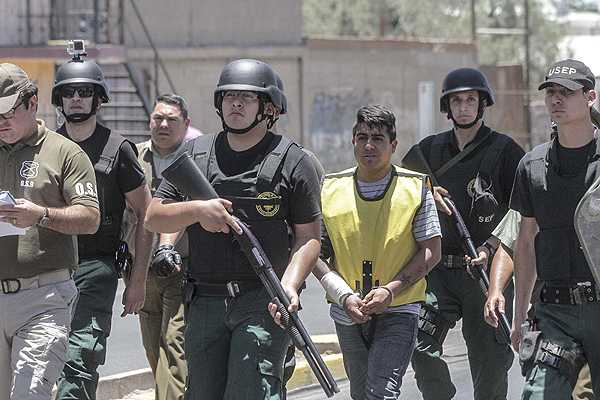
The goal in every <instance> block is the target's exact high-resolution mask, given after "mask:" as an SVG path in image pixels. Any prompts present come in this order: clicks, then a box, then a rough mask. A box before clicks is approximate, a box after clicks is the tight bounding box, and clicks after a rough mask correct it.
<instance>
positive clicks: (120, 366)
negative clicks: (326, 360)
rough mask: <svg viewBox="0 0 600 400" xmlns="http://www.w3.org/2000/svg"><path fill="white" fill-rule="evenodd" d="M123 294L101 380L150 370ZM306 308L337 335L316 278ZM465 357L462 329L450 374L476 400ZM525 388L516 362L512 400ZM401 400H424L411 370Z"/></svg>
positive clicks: (302, 395) (302, 397)
mask: <svg viewBox="0 0 600 400" xmlns="http://www.w3.org/2000/svg"><path fill="white" fill-rule="evenodd" d="M122 291H123V286H122V284H119V289H118V292H117V298H116V301H115V307H114V315H113V333H112V335H111V336H110V338H109V343H108V354H107V363H106V365H104V366H102V367H101V368H100V374H101V376H107V375H112V374H115V373H119V372H124V371H129V370H133V369H139V368H146V367H147V363H146V358H145V356H144V352H143V348H142V344H141V339H140V334H139V322H138V318H137V317H133V316H129V317H127V318H120V317H119V315H120V313H121V310H122V306H121V296H122ZM302 306H303V311H302V312H301V317H302V320H303V321H304V323H305V325H306V326H307V329H308V330H309V332H310V333H311V334H327V333H334V332H335V330H334V327H333V323H332V322H331V319H330V318H329V315H328V308H327V306H326V304H325V301H324V299H323V292H322V289H321V287H320V285H319V283H318V282H317V281H316V279H314V278H312V277H311V278H309V281H308V285H307V289H306V290H305V291H304V293H303V294H302ZM459 326H460V325H459ZM465 353H466V351H465V346H464V342H463V340H462V338H461V336H460V331H459V330H458V329H454V330H452V331H451V332H450V333H449V335H448V338H447V340H446V351H445V354H446V356H447V359H448V361H449V363H451V368H450V371H451V374H452V377H453V381H454V383H455V385H456V386H457V389H458V393H457V395H456V397H455V400H470V399H472V398H473V391H472V388H471V376H470V372H469V367H468V363H467V361H466V354H465ZM522 386H523V378H522V377H521V375H520V370H519V365H518V362H517V360H516V359H515V361H514V363H513V368H512V369H511V371H510V384H509V396H508V399H509V400H517V399H519V398H520V393H521V389H522ZM340 388H341V390H342V392H341V393H340V394H337V395H336V396H335V397H334V399H336V398H337V399H350V395H349V392H348V391H349V387H348V382H347V381H342V382H340ZM289 398H290V399H293V400H313V399H314V400H316V399H319V400H321V399H323V398H324V395H323V392H322V391H321V389H320V388H314V390H307V391H302V392H297V393H295V394H293V395H292V396H290V397H289ZM401 398H402V399H421V396H420V394H419V392H418V389H417V387H416V383H415V381H414V374H413V372H412V370H411V369H410V368H409V370H408V371H407V373H406V375H405V377H404V382H403V385H402V395H401Z"/></svg>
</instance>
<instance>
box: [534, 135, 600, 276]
mask: <svg viewBox="0 0 600 400" xmlns="http://www.w3.org/2000/svg"><path fill="white" fill-rule="evenodd" d="M555 140H556V139H555ZM555 146H556V144H555V141H552V142H548V143H544V144H541V145H539V146H537V147H535V148H534V149H533V150H532V151H531V157H530V161H529V162H530V165H529V167H530V171H531V172H530V173H531V176H530V179H531V189H530V190H531V193H530V195H531V202H532V204H533V208H534V217H535V219H536V222H537V224H538V226H539V232H538V234H537V236H536V238H535V255H536V268H537V275H538V279H540V280H545V281H561V282H562V283H565V282H580V281H592V279H593V278H592V274H591V272H590V269H589V266H588V264H587V261H586V260H585V256H584V254H583V251H582V249H581V245H580V243H579V239H578V237H577V234H576V233H575V227H574V223H573V216H574V214H575V209H576V208H577V204H578V203H579V201H580V200H581V198H582V197H583V195H584V193H585V192H586V190H587V188H588V187H589V186H590V185H591V184H592V182H594V180H595V179H596V178H597V177H598V176H599V172H600V161H599V160H594V161H592V162H590V163H589V164H588V166H587V168H586V169H584V170H582V171H580V172H579V173H578V174H577V176H568V177H563V176H560V175H559V174H558V173H557V172H556V169H555V168H554V167H553V165H552V163H551V162H550V159H551V158H552V157H550V155H551V152H556V149H555ZM554 159H555V160H556V157H554Z"/></svg>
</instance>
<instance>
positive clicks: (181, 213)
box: [144, 198, 198, 233]
mask: <svg viewBox="0 0 600 400" xmlns="http://www.w3.org/2000/svg"><path fill="white" fill-rule="evenodd" d="M195 203H196V201H185V202H178V203H174V202H169V201H167V200H164V199H158V198H153V199H152V201H151V202H150V206H149V207H148V210H147V212H146V218H145V220H144V226H145V227H146V229H148V230H150V231H152V232H161V233H175V232H178V231H181V230H183V229H185V228H186V227H187V226H188V225H191V224H193V223H195V222H197V221H198V216H197V208H196V207H195V205H194V204H195Z"/></svg>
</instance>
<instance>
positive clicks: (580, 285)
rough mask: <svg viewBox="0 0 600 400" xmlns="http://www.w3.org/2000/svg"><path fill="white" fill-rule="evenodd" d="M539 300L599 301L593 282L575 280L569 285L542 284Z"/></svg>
mask: <svg viewBox="0 0 600 400" xmlns="http://www.w3.org/2000/svg"><path fill="white" fill-rule="evenodd" d="M540 300H541V302H542V303H546V304H585V303H596V302H598V301H600V293H599V292H598V289H597V287H596V285H595V284H594V283H593V282H590V281H586V282H577V283H575V284H573V285H571V286H551V285H549V284H544V286H543V287H542V292H541V293H540Z"/></svg>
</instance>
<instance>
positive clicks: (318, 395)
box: [288, 330, 524, 400]
mask: <svg viewBox="0 0 600 400" xmlns="http://www.w3.org/2000/svg"><path fill="white" fill-rule="evenodd" d="M447 345H448V346H447V347H448V348H447V353H446V354H447V361H448V364H449V366H450V375H451V376H452V382H453V383H454V385H455V386H456V389H457V390H456V396H455V397H454V400H472V399H473V388H472V383H471V373H470V371H469V364H468V362H467V359H466V348H465V346H464V341H463V340H462V338H461V337H460V335H459V334H458V331H456V330H455V331H453V332H451V333H450V334H449V335H448V339H447ZM523 383H524V381H523V377H522V376H521V370H520V367H519V363H518V360H516V359H515V361H514V362H513V366H512V368H511V369H510V371H509V386H508V396H507V400H518V399H520V398H521V391H522V389H523ZM338 385H339V388H340V393H338V394H336V395H335V396H334V397H333V399H350V385H349V383H348V380H343V381H340V382H338ZM324 398H325V395H324V393H323V391H322V389H321V388H320V387H313V388H310V389H308V390H298V391H296V392H294V393H291V394H290V395H289V396H288V399H290V400H322V399H324ZM400 399H410V400H420V399H422V397H421V393H420V392H419V390H418V388H417V384H416V381H415V379H414V372H413V371H412V369H411V368H410V367H409V369H408V371H407V372H406V375H405V376H404V379H403V382H402V393H401V395H400Z"/></svg>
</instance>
